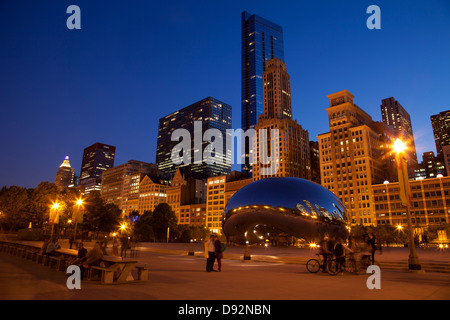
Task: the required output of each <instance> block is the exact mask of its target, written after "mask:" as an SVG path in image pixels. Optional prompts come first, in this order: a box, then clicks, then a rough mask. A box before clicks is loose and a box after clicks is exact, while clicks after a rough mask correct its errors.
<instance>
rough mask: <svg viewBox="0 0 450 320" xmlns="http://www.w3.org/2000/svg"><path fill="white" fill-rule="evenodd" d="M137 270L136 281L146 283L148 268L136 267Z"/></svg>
mask: <svg viewBox="0 0 450 320" xmlns="http://www.w3.org/2000/svg"><path fill="white" fill-rule="evenodd" d="M136 269H137V280H140V281H147V280H148V268H147V265H145V266H136Z"/></svg>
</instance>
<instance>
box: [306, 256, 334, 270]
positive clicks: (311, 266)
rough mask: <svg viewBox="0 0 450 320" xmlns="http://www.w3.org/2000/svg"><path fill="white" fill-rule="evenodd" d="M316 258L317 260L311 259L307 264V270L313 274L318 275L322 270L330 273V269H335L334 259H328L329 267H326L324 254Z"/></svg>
mask: <svg viewBox="0 0 450 320" xmlns="http://www.w3.org/2000/svg"><path fill="white" fill-rule="evenodd" d="M316 256H317V257H318V258H317V259H316V258H312V259H309V260H308V261H307V262H306V270H308V271H309V272H311V273H317V272H319V270H320V269H322V270H325V271H328V272H329V270H330V268H333V263H332V261H333V260H334V259H331V256H330V257H329V258H328V259H327V265H326V266H325V264H324V259H323V254H322V253H316Z"/></svg>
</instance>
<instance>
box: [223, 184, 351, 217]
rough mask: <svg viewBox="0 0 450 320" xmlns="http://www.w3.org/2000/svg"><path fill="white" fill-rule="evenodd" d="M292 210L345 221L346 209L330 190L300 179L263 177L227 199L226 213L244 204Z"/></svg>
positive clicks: (230, 212)
mask: <svg viewBox="0 0 450 320" xmlns="http://www.w3.org/2000/svg"><path fill="white" fill-rule="evenodd" d="M255 205H257V206H268V207H271V208H284V209H286V208H288V209H294V210H296V211H297V212H298V213H300V214H301V215H306V216H311V217H313V218H314V217H317V218H328V219H330V220H334V221H343V222H347V210H346V209H345V206H344V205H343V204H342V202H341V201H340V200H339V198H337V197H336V196H335V195H334V194H333V193H332V192H330V191H329V190H327V189H325V188H324V187H322V186H320V185H318V184H316V183H313V182H311V181H308V180H305V179H300V178H267V179H262V180H258V181H255V182H253V183H251V184H249V185H247V186H245V187H243V188H242V189H240V190H239V191H238V192H236V193H235V194H234V195H233V197H231V199H230V200H229V201H228V203H227V206H226V208H225V213H226V214H232V213H233V211H235V210H238V209H239V208H244V207H246V206H255Z"/></svg>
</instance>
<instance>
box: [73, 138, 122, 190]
mask: <svg viewBox="0 0 450 320" xmlns="http://www.w3.org/2000/svg"><path fill="white" fill-rule="evenodd" d="M115 153H116V147H115V146H110V145H107V144H104V143H99V142H97V143H94V144H93V145H92V146H89V147H87V148H85V149H84V152H83V161H82V163H81V174H80V185H81V186H84V188H85V190H84V192H85V193H86V194H88V193H90V192H91V191H94V190H97V191H100V189H101V183H102V174H103V171H105V170H107V169H110V168H113V167H114V158H115Z"/></svg>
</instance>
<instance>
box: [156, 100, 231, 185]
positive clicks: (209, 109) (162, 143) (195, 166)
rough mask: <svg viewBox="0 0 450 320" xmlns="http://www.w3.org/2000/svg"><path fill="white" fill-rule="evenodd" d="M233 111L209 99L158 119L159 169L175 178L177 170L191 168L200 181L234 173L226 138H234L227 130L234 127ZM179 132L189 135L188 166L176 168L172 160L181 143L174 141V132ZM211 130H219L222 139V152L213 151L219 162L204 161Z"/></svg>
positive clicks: (227, 106)
mask: <svg viewBox="0 0 450 320" xmlns="http://www.w3.org/2000/svg"><path fill="white" fill-rule="evenodd" d="M231 112H232V108H231V106H230V105H228V104H226V103H224V102H222V101H219V100H217V99H215V98H212V97H207V98H205V99H203V100H200V101H198V102H196V103H194V104H191V105H190V106H187V107H185V108H183V109H181V110H178V111H176V112H173V113H171V114H169V115H167V116H165V117H163V118H161V119H159V128H158V142H157V147H156V164H157V165H158V167H159V169H160V170H161V171H163V172H164V173H165V174H166V175H167V176H168V177H172V176H173V175H174V174H175V171H176V169H177V168H178V167H181V168H183V167H188V166H189V167H190V170H191V175H192V176H195V177H197V178H200V179H201V178H203V179H206V178H208V177H212V176H217V175H222V174H229V173H230V171H231V148H230V149H228V148H227V137H228V136H229V135H230V136H231V133H230V134H229V133H227V129H231V128H232V127H231V125H232V114H231ZM194 122H196V123H197V125H198V124H200V126H201V127H196V126H195V123H194ZM197 128H199V129H197ZM177 129H185V130H187V132H188V133H189V134H190V141H188V142H189V143H190V150H188V153H189V156H188V157H189V163H181V164H179V165H177V164H175V163H174V162H173V160H172V150H173V149H174V147H175V146H177V145H178V144H180V141H178V140H177V141H172V133H173V132H174V131H175V130H177ZM208 129H217V130H218V131H219V132H220V134H221V138H222V150H221V151H222V152H220V150H219V152H218V150H215V152H214V156H215V157H216V159H217V160H218V161H216V163H212V161H208V159H206V158H205V148H206V147H208V146H209V145H210V141H208V139H206V138H205V139H204V135H205V132H206V131H207V130H208ZM211 154H212V153H211ZM197 159H199V160H197ZM208 162H209V163H208Z"/></svg>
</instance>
